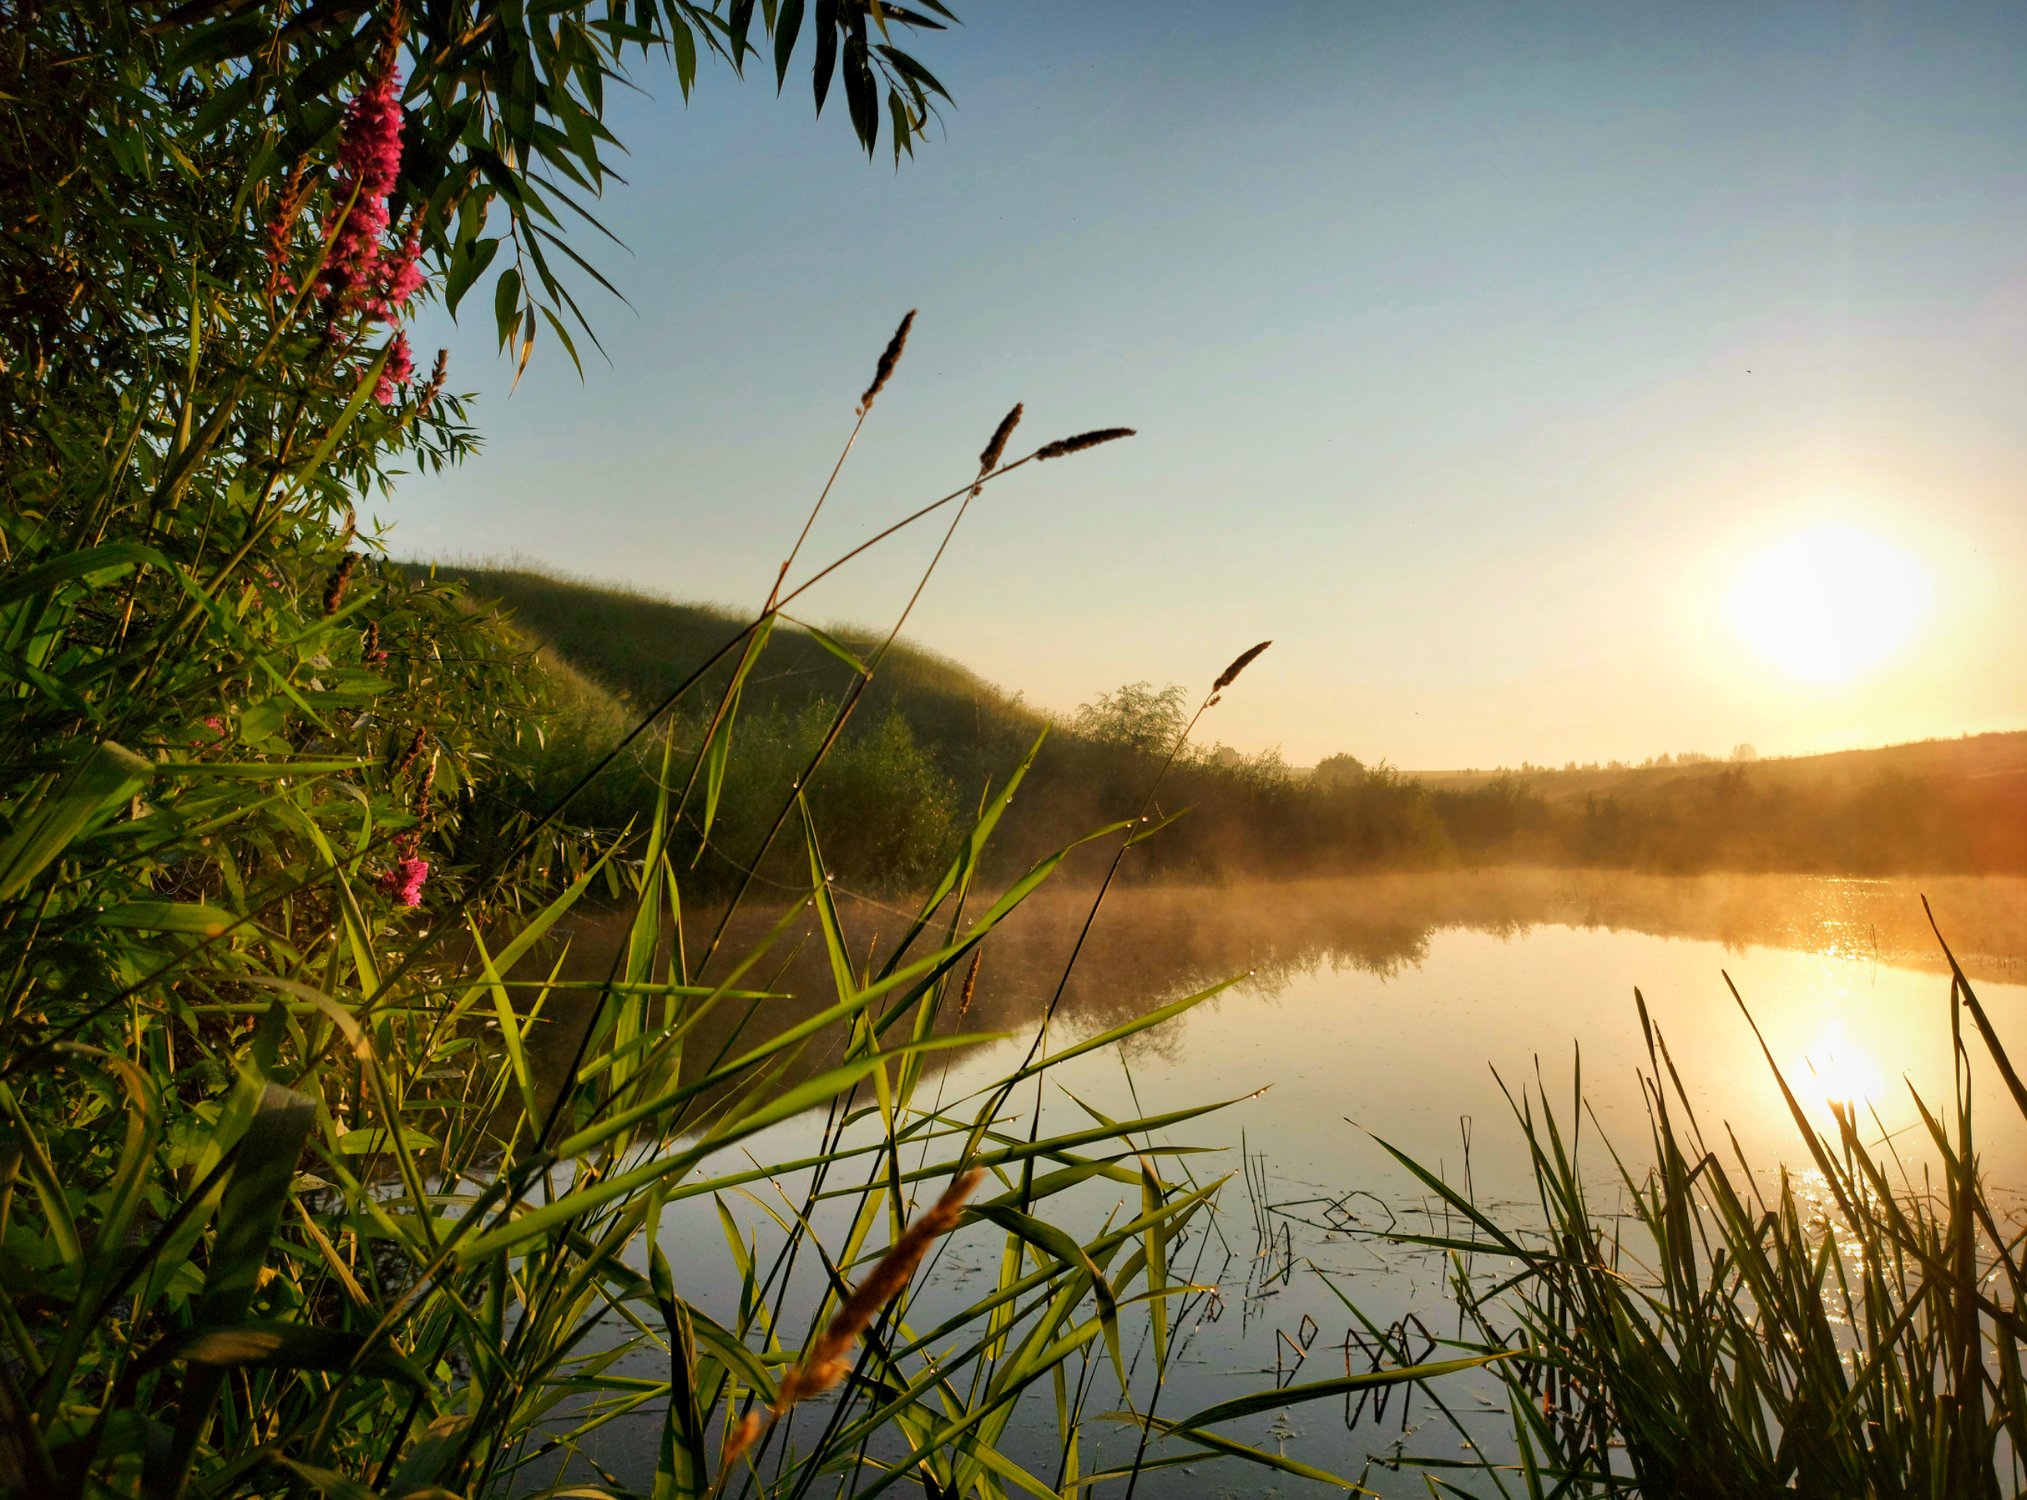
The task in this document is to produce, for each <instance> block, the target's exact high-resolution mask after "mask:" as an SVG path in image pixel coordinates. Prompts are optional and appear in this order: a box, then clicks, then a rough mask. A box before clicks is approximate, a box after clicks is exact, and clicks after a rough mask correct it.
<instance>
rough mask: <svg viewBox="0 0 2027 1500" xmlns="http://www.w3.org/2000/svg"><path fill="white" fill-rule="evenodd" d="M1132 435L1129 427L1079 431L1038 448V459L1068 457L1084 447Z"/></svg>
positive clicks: (1081, 450) (1111, 441)
mask: <svg viewBox="0 0 2027 1500" xmlns="http://www.w3.org/2000/svg"><path fill="white" fill-rule="evenodd" d="M1132 436H1133V429H1132V428H1131V427H1100V428H1099V429H1098V430H1097V431H1095V432H1080V433H1078V434H1077V435H1076V436H1075V437H1066V438H1057V439H1056V441H1054V442H1053V443H1050V444H1048V445H1047V446H1046V447H1044V448H1042V449H1041V450H1039V451H1038V452H1037V453H1036V454H1035V457H1036V458H1039V459H1044V460H1046V459H1051V458H1068V457H1069V456H1070V455H1071V454H1072V453H1082V452H1083V451H1084V450H1085V449H1086V448H1095V447H1097V446H1098V445H1099V444H1100V443H1113V442H1117V441H1118V440H1119V439H1120V438H1130V437H1132Z"/></svg>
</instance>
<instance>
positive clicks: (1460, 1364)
mask: <svg viewBox="0 0 2027 1500" xmlns="http://www.w3.org/2000/svg"><path fill="white" fill-rule="evenodd" d="M1514 1352H1516V1351H1511V1350H1502V1351H1500V1352H1499V1353H1497V1354H1475V1355H1473V1356H1471V1357H1470V1358H1469V1359H1444V1360H1437V1361H1436V1362H1435V1363H1433V1364H1426V1365H1403V1366H1401V1367H1400V1368H1399V1369H1395V1370H1373V1371H1371V1372H1369V1373H1367V1374H1364V1375H1338V1376H1333V1377H1332V1378H1331V1379H1329V1380H1311V1381H1308V1382H1306V1383H1304V1384H1301V1385H1284V1386H1282V1387H1281V1388H1280V1389H1279V1390H1274V1391H1255V1392H1254V1393H1253V1394H1252V1395H1250V1396H1234V1397H1233V1398H1232V1399H1231V1400H1229V1401H1220V1402H1218V1403H1217V1404H1216V1405H1215V1406H1206V1407H1205V1408H1204V1409H1203V1410H1202V1411H1200V1412H1195V1413H1192V1414H1191V1415H1190V1416H1187V1417H1184V1418H1183V1419H1182V1420H1181V1421H1179V1422H1177V1423H1176V1424H1175V1426H1176V1429H1177V1430H1178V1431H1180V1430H1181V1429H1184V1428H1194V1427H1208V1426H1210V1425H1211V1423H1213V1422H1229V1421H1231V1420H1232V1419H1233V1418H1235V1417H1251V1416H1257V1415H1258V1414H1259V1413H1261V1412H1266V1411H1279V1410H1281V1408H1282V1407H1284V1406H1300V1405H1301V1404H1302V1403H1304V1402H1306V1401H1323V1400H1327V1399H1328V1398H1330V1397H1332V1396H1342V1395H1344V1394H1345V1393H1346V1392H1347V1391H1365V1390H1372V1389H1374V1388H1375V1387H1378V1386H1388V1385H1407V1384H1411V1383H1413V1382H1416V1381H1423V1380H1437V1379H1440V1378H1441V1377H1443V1376H1445V1375H1455V1374H1458V1373H1460V1372H1461V1371H1464V1370H1476V1369H1479V1368H1481V1367H1483V1366H1485V1365H1489V1364H1491V1363H1493V1362H1494V1361H1495V1360H1501V1359H1511V1358H1512V1357H1513V1354H1514Z"/></svg>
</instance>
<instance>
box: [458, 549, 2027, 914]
mask: <svg viewBox="0 0 2027 1500" xmlns="http://www.w3.org/2000/svg"><path fill="white" fill-rule="evenodd" d="M437 572H438V573H439V575H440V576H448V577H451V578H456V579H460V580H462V581H463V582H464V583H465V584H466V585H467V586H468V587H469V589H470V591H471V593H472V595H473V596H474V598H475V599H477V600H480V601H483V602H485V603H488V604H490V605H491V606H493V607H496V608H498V609H499V610H500V611H501V613H502V615H503V617H504V618H505V619H506V620H507V621H508V622H509V624H510V626H511V628H512V629H514V630H515V631H517V632H519V633H520V634H521V635H522V636H523V638H525V639H527V640H528V641H530V642H531V643H533V644H534V645H535V646H536V647H537V648H538V659H539V661H540V662H541V664H542V666H543V668H544V670H545V672H546V676H547V678H548V681H549V685H550V689H551V692H550V696H551V698H552V701H553V702H554V703H555V704H556V705H557V706H558V709H559V712H558V713H557V714H555V715H553V716H552V718H553V723H552V726H551V728H550V729H549V730H547V731H545V736H544V739H543V742H542V745H541V748H540V749H539V750H538V752H537V753H536V758H535V761H534V762H533V764H532V767H531V774H532V777H533V782H532V787H533V790H532V795H533V796H534V797H535V798H536V800H537V802H538V803H539V801H540V798H541V797H542V796H543V795H544V794H545V793H550V792H553V791H554V789H555V788H557V787H559V786H561V785H567V784H569V783H570V782H571V781H572V780H573V779H574V777H575V775H576V774H577V772H578V771H579V770H580V769H581V768H582V767H583V766H585V765H588V764H589V763H590V757H593V756H595V755H597V754H598V753H600V751H601V749H602V748H603V747H605V746H609V745H610V744H612V743H613V742H614V741H615V740H616V739H617V738H618V736H619V735H620V734H621V733H622V732H623V731H624V729H625V727H626V726H627V725H628V724H629V723H631V722H632V721H634V720H635V719H636V718H637V717H638V715H639V714H640V712H641V711H642V710H644V709H645V708H646V707H648V706H650V705H652V704H655V703H658V702H660V701H661V699H662V698H664V697H665V696H666V695H667V693H668V692H669V690H670V689H671V688H672V687H673V686H674V685H675V684H676V683H678V682H679V681H681V680H682V679H683V678H684V677H685V676H687V675H688V674H689V673H691V672H692V671H694V670H695V669H696V668H697V667H698V665H699V664H700V663H702V662H703V661H705V660H706V659H708V658H709V657H710V655H711V654H712V653H713V652H714V651H716V650H717V649H718V648H719V647H720V646H721V645H722V644H723V643H724V642H725V641H726V640H728V639H729V638H731V637H733V636H734V635H735V634H736V633H737V632H738V630H739V629H740V628H741V626H742V625H743V624H744V623H745V621H744V619H742V618H740V617H738V616H736V615H734V614H733V613H731V612H729V611H726V610H723V609H714V608H709V607H704V606H699V605H691V604H678V603H675V602H673V601H670V600H667V599H658V598H654V597H652V596H650V595H647V594H643V593H639V592H635V591H632V590H627V589H623V588H614V587H610V586H606V585H601V584H594V583H589V582H585V581H581V580H572V579H564V578H555V577H550V576H547V575H544V574H542V573H539V572H536V571H534V570H531V569H523V568H493V567H472V566H462V565H453V566H445V565H439V566H438V568H437ZM827 633H828V634H829V635H830V636H831V637H832V638H833V639H834V640H835V641H837V642H838V643H840V644H842V646H843V647H844V648H845V649H846V650H848V651H851V652H853V653H856V654H858V655H860V656H861V657H863V656H865V655H866V654H868V653H869V652H870V651H871V649H872V648H873V647H874V646H876V645H877V643H878V642H877V638H875V637H872V636H870V635H869V634H868V633H867V632H865V631H863V630H859V629H854V628H850V627H841V628H827ZM730 671H731V664H730V661H729V660H728V661H727V662H726V663H724V664H721V665H720V666H719V667H718V668H717V669H715V671H714V672H713V673H712V674H710V675H709V676H707V677H706V678H705V680H704V681H703V683H702V684H701V686H700V690H699V691H697V692H695V693H693V694H692V695H691V697H690V699H689V702H688V709H687V715H686V718H687V720H688V722H689V724H690V728H689V730H688V731H687V733H688V734H689V735H691V736H694V735H695V733H696V727H697V721H698V719H699V717H700V716H701V715H702V714H704V713H705V712H707V711H708V710H709V709H710V708H711V707H712V706H713V705H715V703H716V702H717V700H718V697H719V694H720V692H721V690H722V688H723V685H724V683H725V682H726V681H727V680H728V678H729V674H730ZM854 675H855V674H854V672H853V670H852V668H851V667H850V666H849V665H848V664H847V663H846V662H845V661H843V660H841V659H840V658H839V656H838V655H837V654H836V653H835V652H834V651H833V650H832V649H831V647H830V646H829V645H828V644H826V642H825V641H824V640H823V639H822V638H820V636H819V635H817V634H814V633H812V632H811V631H810V630H809V629H807V628H804V627H803V626H801V625H799V624H795V623H792V622H787V621H784V622H783V623H781V624H780V625H778V626H777V628H776V629H775V631H774V633H773V636H772V639H771V640H770V641H769V643H768V647H767V650H766V653H765V655H764V656H763V658H762V659H761V661H760V663H759V665H758V666H757V668H756V669H755V670H754V672H753V674H752V675H751V677H750V678H749V679H748V686H747V689H746V692H745V695H744V697H743V699H742V709H741V714H742V717H741V720H740V729H739V732H738V736H737V739H736V743H735V753H734V757H733V761H734V769H733V774H732V777H731V779H730V780H729V781H728V783H727V798H728V802H727V804H726V806H727V808H728V809H729V810H728V811H725V812H723V813H721V817H720V822H719V826H718V827H717V828H716V829H715V830H714V831H713V834H712V836H711V838H710V840H709V844H708V847H709V848H710V849H711V850H713V851H715V853H716V854H717V855H718V856H721V858H720V859H719V861H718V863H719V864H720V865H721V866H722V867H723V868H724V869H726V870H736V869H737V868H739V862H740V861H741V859H742V858H750V854H742V853H741V852H740V851H742V850H746V851H750V850H751V849H753V848H754V847H756V845H757V843H758V841H759V839H760V837H761V834H762V833H763V832H764V830H765V829H766V828H767V827H768V826H769V823H770V822H771V820H772V818H773V816H774V813H773V811H772V810H771V809H773V808H778V806H779V805H780V798H781V795H782V793H781V791H780V790H779V788H783V787H787V786H789V785H791V784H793V782H794V779H795V777H796V776H797V775H799V774H800V767H801V765H802V764H804V763H806V761H807V758H808V756H809V755H810V754H811V753H812V752H813V750H814V748H815V746H816V744H817V743H818V741H819V740H820V739H821V736H822V734H823V731H824V727H825V725H826V724H827V723H828V713H827V711H826V710H825V708H824V705H825V704H826V703H829V704H835V703H836V702H837V701H838V700H839V699H840V697H841V696H842V694H843V693H844V692H845V691H846V689H847V688H848V687H849V686H850V684H851V682H852V680H853V677H854ZM1105 722H1109V721H1101V723H1100V724H1099V725H1098V726H1097V727H1096V728H1094V729H1093V731H1092V732H1091V733H1089V734H1080V733H1078V732H1077V729H1076V727H1075V726H1073V725H1070V724H1066V723H1063V722H1060V721H1058V720H1055V719H1053V718H1052V717H1051V716H1050V715H1047V714H1045V713H1042V712H1040V711H1038V710H1036V709H1034V708H1032V707H1030V706H1029V705H1027V704H1026V703H1024V702H1023V701H1022V700H1021V697H1020V695H1019V694H1018V693H1009V692H1007V691H1006V690H1004V689H1003V688H1000V687H997V686H995V685H994V684H992V683H990V682H987V681H986V680H985V679H983V678H982V677H980V676H979V675H978V674H977V673H975V672H972V671H969V670H968V669H966V668H965V667H963V666H960V665H959V664H957V663H956V662H953V661H951V660H949V659H948V658H945V657H942V656H938V655H936V654H935V653H934V652H930V651H925V650H923V649H922V648H921V647H919V646H912V645H908V644H897V645H896V646H895V648H894V649H893V651H892V652H891V653H890V654H889V656H888V657H887V659H886V661H885V662H884V663H883V664H882V665H881V667H880V669H879V671H878V673H877V675H876V676H875V678H874V680H873V683H872V685H871V687H870V688H869V689H868V690H867V693H866V695H865V698H864V700H863V701H862V704H861V707H860V710H859V713H858V716H857V718H856V720H855V721H854V723H853V725H852V727H851V730H850V731H849V733H848V734H847V735H846V737H845V739H844V740H842V741H841V742H840V743H839V745H838V747H837V751H836V752H835V753H834V754H833V755H832V756H831V758H830V760H829V761H828V762H827V765H826V770H825V773H824V775H823V776H822V777H820V778H819V779H818V781H817V782H816V784H815V786H814V788H813V790H812V792H811V797H812V800H813V801H814V802H815V803H816V804H817V807H818V811H819V812H820V813H822V814H823V820H822V826H823V827H824V828H825V830H826V833H825V837H826V840H827V844H826V850H827V854H829V855H831V856H833V857H834V860H835V867H836V868H840V869H844V870H847V871H849V872H852V873H854V875H855V877H856V878H858V879H861V880H864V881H880V880H886V881H888V882H889V883H905V881H906V880H908V879H913V878H916V876H917V875H919V873H920V872H921V871H924V870H929V869H940V868H941V864H942V861H943V860H944V859H946V858H947V857H948V854H947V849H948V847H949V844H948V841H949V840H950V839H951V838H952V837H954V836H955V831H956V830H958V829H961V828H962V827H964V826H967V825H968V823H969V820H970V816H971V810H972V809H975V808H976V806H977V803H978V798H979V796H980V794H981V793H982V792H983V790H984V789H985V788H986V787H987V786H988V785H994V784H998V783H999V782H1001V781H1002V780H1003V779H1004V778H1005V776H1006V775H1007V774H1008V772H1009V771H1010V770H1011V769H1012V768H1013V767H1014V765H1015V764H1017V762H1018V761H1019V759H1020V757H1021V755H1022V754H1023V752H1025V751H1026V749H1027V748H1028V746H1029V745H1030V744H1031V743H1033V741H1034V739H1035V737H1036V736H1037V734H1039V733H1040V732H1041V731H1042V730H1043V729H1044V728H1045V727H1046V728H1051V734H1050V737H1049V744H1048V747H1047V749H1046V750H1045V752H1044V754H1043V756H1042V759H1041V761H1040V762H1039V763H1038V764H1037V766H1036V768H1035V771H1034V773H1033V774H1032V776H1031V777H1030V779H1029V781H1028V782H1027V784H1026V786H1025V787H1024V789H1023V792H1022V795H1021V803H1022V805H1021V809H1020V811H1019V813H1018V815H1017V816H1015V817H1012V818H1009V819H1008V820H1006V822H1005V823H1004V824H1002V827H1001V830H1000V833H999V835H998V836H997V838H996V840H995V847H996V849H997V850H998V855H997V857H998V858H1000V859H1003V860H1006V861H1009V862H1011V863H1013V864H1016V865H1024V864H1025V863H1026V862H1027V861H1029V860H1032V859H1035V858H1039V857H1041V856H1042V855H1043V854H1045V853H1047V852H1048V851H1050V850H1052V849H1055V848H1060V847H1062V846H1063V845H1065V844H1067V843H1069V842H1071V841H1073V840H1075V839H1076V838H1078V837H1079V836H1080V835H1082V834H1084V833H1086V832H1088V831H1089V830H1090V829H1092V828H1095V827H1098V826H1101V825H1103V824H1105V823H1108V822H1110V821H1112V820H1114V819H1116V818H1118V817H1120V816H1122V815H1125V814H1130V813H1131V812H1132V811H1133V810H1134V809H1136V808H1137V807H1138V806H1139V805H1140V801H1141V799H1142V798H1143V797H1144V796H1145V793H1146V788H1147V786H1148V785H1149V783H1150V781H1151V778H1152V775H1153V771H1154V759H1153V757H1151V756H1150V755H1149V754H1148V752H1147V750H1146V749H1145V748H1144V747H1145V746H1146V745H1149V744H1153V743H1156V742H1157V741H1159V742H1160V743H1166V740H1165V738H1163V735H1164V734H1172V733H1173V728H1172V727H1171V728H1169V729H1167V730H1166V731H1160V732H1151V733H1141V732H1138V731H1137V730H1136V731H1135V732H1132V733H1127V734H1121V733H1116V732H1108V731H1107V730H1106V729H1105V727H1104V723H1105ZM1127 728H1128V729H1130V730H1131V729H1134V726H1127ZM1138 728H1139V729H1142V730H1144V729H1147V728H1148V726H1147V725H1141V726H1138ZM1326 773H1327V774H1326ZM653 787H654V777H653V775H652V774H651V771H650V768H649V767H648V766H647V765H646V764H645V763H644V762H642V761H640V760H638V759H633V760H630V761H629V763H628V764H626V765H623V766H620V767H617V768H615V771H614V773H612V774H610V775H608V776H607V777H604V778H601V780H600V782H599V783H598V785H597V787H596V788H595V789H594V792H593V793H588V794H587V795H586V796H585V797H584V798H583V799H581V800H580V802H578V803H575V804H573V816H581V817H583V818H585V819H587V820H588V821H590V822H592V823H594V824H596V825H601V826H608V827H617V826H623V825H624V824H625V823H627V822H629V821H631V820H633V819H635V818H637V817H638V815H639V814H640V812H641V811H643V810H644V808H645V807H646V806H647V805H651V803H652V800H653ZM734 804H736V806H735V805H734ZM1185 808H1186V809H1188V816H1187V817H1186V818H1185V819H1183V820H1182V821H1181V822H1180V823H1179V824H1177V825H1176V827H1175V828H1174V829H1172V830H1170V831H1168V832H1165V833H1164V834H1163V835H1162V836H1161V837H1160V838H1159V839H1156V840H1154V841H1152V842H1150V843H1149V844H1148V845H1147V846H1146V847H1145V850H1144V852H1143V853H1140V854H1137V855H1136V856H1135V858H1134V860H1133V861H1132V866H1133V868H1134V870H1136V871H1139V872H1141V873H1144V874H1156V873H1167V874H1172V875H1192V876H1210V877H1223V876H1244V877H1257V876H1263V875H1265V876H1276V875H1309V874H1323V873H1336V872H1343V871H1351V870H1370V869H1382V868H1403V867H1417V866H1422V867H1426V866H1433V865H1455V864H1463V865H1475V864H1522V863H1525V864H1542V865H1589V866H1595V867H1600V868H1617V869H1650V870H1664V871H1689V870H1787V871H1815V872H1822V873H1835V874H1851V875H1884V874H1897V873H1915V872H1931V871H1937V872H1940V871H1955V872H1978V871H2012V872H2019V873H2027V732H2020V733H2009V734H1984V735H1976V736H1969V737H1966V738H1962V739H1955V740H1928V741H1922V742H1920V743H1916V744H1908V745H1894V746H1889V747H1886V748H1883V749H1874V750H1848V751H1842V752H1839V753H1836V754H1831V755H1812V756H1797V757H1791V758H1782V759H1764V760H1750V761H1718V760H1695V761H1692V762H1689V763H1686V764H1685V763H1681V762H1677V763H1673V764H1668V765H1649V766H1640V767H1592V768H1585V769H1568V770H1560V771H1557V770H1547V769H1541V768H1535V767H1525V768H1523V769H1522V770H1520V771H1518V772H1511V771H1492V772H1487V771H1433V772H1420V773H1414V774H1402V773H1400V772H1398V771H1396V770H1394V769H1392V768H1391V767H1389V766H1387V765H1385V764H1383V763H1382V764H1377V765H1361V764H1360V763H1359V762H1357V761H1354V760H1351V759H1350V758H1349V757H1336V758H1334V760H1333V761H1327V762H1325V763H1324V765H1323V766H1322V767H1320V768H1319V774H1317V775H1314V776H1312V775H1311V774H1309V773H1307V772H1301V771H1291V770H1290V769H1289V768H1288V767H1286V766H1285V765H1283V764H1282V763H1281V762H1280V760H1279V758H1278V757H1275V756H1265V757H1255V758H1251V759H1248V758H1246V757H1242V756H1234V755H1231V754H1229V753H1227V754H1224V755H1219V754H1216V753H1211V754H1199V755H1196V756H1192V757H1189V758H1186V759H1185V761H1184V762H1183V763H1180V764H1178V765H1177V766H1175V767H1174V768H1173V769H1172V770H1171V772H1170V773H1169V775H1168V778H1167V780H1166V781H1165V782H1164V783H1163V785H1162V789H1161V795H1160V797H1159V799H1158V801H1157V804H1156V810H1157V811H1159V812H1162V813H1168V812H1173V811H1177V810H1180V809H1185ZM693 817H694V810H693ZM690 834H691V835H692V836H694V837H697V838H699V839H701V837H702V829H701V826H693V827H692V828H691V830H690Z"/></svg>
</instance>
